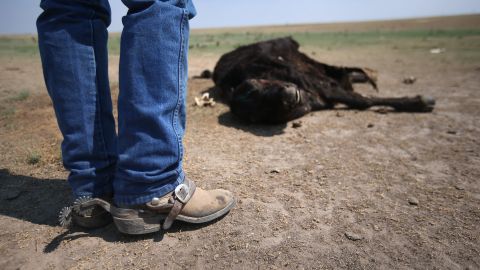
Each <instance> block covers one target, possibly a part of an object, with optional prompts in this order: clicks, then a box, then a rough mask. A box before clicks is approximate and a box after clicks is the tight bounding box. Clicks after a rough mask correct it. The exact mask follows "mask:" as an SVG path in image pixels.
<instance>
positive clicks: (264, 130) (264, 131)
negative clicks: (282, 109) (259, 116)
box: [218, 112, 287, 137]
mask: <svg viewBox="0 0 480 270" xmlns="http://www.w3.org/2000/svg"><path fill="white" fill-rule="evenodd" d="M218 123H219V124H220V125H222V126H226V127H233V128H236V129H239V130H243V131H246V132H250V133H252V134H254V135H257V136H262V137H272V136H275V135H281V134H283V133H284V129H285V128H286V127H287V123H283V124H278V125H265V124H247V123H243V122H241V121H240V120H238V119H237V118H236V117H235V116H234V115H233V114H232V113H231V112H225V113H223V114H221V115H219V116H218Z"/></svg>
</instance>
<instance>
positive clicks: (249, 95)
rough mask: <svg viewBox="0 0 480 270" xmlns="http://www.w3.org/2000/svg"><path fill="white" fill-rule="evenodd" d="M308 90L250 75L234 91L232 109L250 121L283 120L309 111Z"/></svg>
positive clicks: (271, 121)
mask: <svg viewBox="0 0 480 270" xmlns="http://www.w3.org/2000/svg"><path fill="white" fill-rule="evenodd" d="M308 96H309V93H308V92H306V91H304V90H302V89H300V88H299V87H298V86H297V85H295V84H293V83H289V82H284V81H277V80H259V79H250V80H246V81H244V82H243V83H242V84H240V85H239V86H238V87H237V88H236V89H235V90H234V91H233V93H232V98H231V103H230V107H231V110H232V113H233V114H234V115H236V116H237V117H239V118H240V119H242V120H244V121H247V122H253V123H256V122H262V123H272V124H274V123H283V122H286V121H288V120H291V119H294V118H297V117H298V116H301V115H304V114H305V113H306V112H308V111H310V110H311V108H310V105H309V103H308V99H309V98H308Z"/></svg>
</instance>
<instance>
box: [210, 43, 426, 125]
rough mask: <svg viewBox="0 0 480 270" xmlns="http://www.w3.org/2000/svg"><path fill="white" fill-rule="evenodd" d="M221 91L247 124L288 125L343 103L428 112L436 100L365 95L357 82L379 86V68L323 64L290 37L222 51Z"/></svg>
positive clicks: (218, 88)
mask: <svg viewBox="0 0 480 270" xmlns="http://www.w3.org/2000/svg"><path fill="white" fill-rule="evenodd" d="M213 81H214V82H215V89H216V91H219V93H217V96H218V94H219V95H220V96H221V97H223V100H224V101H225V102H226V103H227V104H229V106H230V109H231V112H232V113H233V114H234V115H236V116H237V117H239V118H240V119H243V120H245V121H248V122H255V123H284V122H287V121H289V120H292V119H295V118H299V117H301V116H303V115H305V114H307V113H309V112H311V111H316V110H323V109H331V108H333V107H334V106H335V105H336V104H344V105H346V106H347V107H349V108H351V109H357V110H365V109H368V108H370V107H372V106H388V107H391V108H393V109H394V110H396V111H402V112H430V111H432V110H433V108H434V105H435V100H434V99H433V98H429V97H424V96H420V95H419V96H416V97H401V98H381V97H366V96H363V95H360V94H359V93H356V92H354V90H353V84H354V83H369V84H371V85H372V87H374V88H377V84H376V81H377V78H376V72H375V71H373V70H370V69H367V68H358V67H337V66H331V65H327V64H323V63H319V62H317V61H315V60H313V59H311V58H309V57H308V56H307V55H305V54H303V53H301V52H300V51H299V44H298V43H297V42H296V41H295V40H293V39H292V38H290V37H285V38H279V39H273V40H269V41H263V42H258V43H255V44H251V45H247V46H242V47H239V48H237V49H235V50H234V51H232V52H229V53H227V54H224V55H223V56H222V57H221V58H220V60H219V61H218V63H217V65H216V67H215V70H214V72H213Z"/></svg>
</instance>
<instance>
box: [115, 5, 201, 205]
mask: <svg viewBox="0 0 480 270" xmlns="http://www.w3.org/2000/svg"><path fill="white" fill-rule="evenodd" d="M123 3H124V4H125V5H126V6H127V7H128V8H129V11H128V14H127V15H126V16H125V17H124V18H123V24H124V29H123V33H122V38H121V53H120V74H119V77H120V95H119V99H118V112H119V116H118V117H119V122H118V127H119V130H118V133H119V134H118V138H119V140H118V153H119V159H118V163H117V172H116V175H115V180H114V194H115V197H114V199H115V203H116V204H117V205H123V206H128V205H137V204H143V203H146V202H150V201H151V200H152V199H153V198H154V197H162V196H164V195H165V194H167V193H170V192H171V191H173V190H174V189H175V187H176V186H178V185H179V184H181V183H183V181H184V177H185V176H184V172H183V169H182V157H183V146H182V139H183V134H184V130H185V93H186V89H187V85H186V83H187V51H188V37H189V23H188V20H189V18H191V17H193V16H194V15H195V9H194V7H193V5H192V3H191V2H190V0H163V1H162V0H123Z"/></svg>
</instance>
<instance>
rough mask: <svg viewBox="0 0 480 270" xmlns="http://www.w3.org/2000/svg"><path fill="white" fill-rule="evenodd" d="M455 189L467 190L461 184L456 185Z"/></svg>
mask: <svg viewBox="0 0 480 270" xmlns="http://www.w3.org/2000/svg"><path fill="white" fill-rule="evenodd" d="M455 188H456V189H457V190H465V187H464V186H462V185H461V184H456V185H455Z"/></svg>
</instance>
